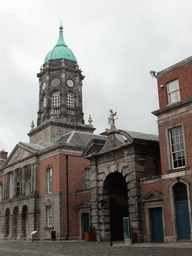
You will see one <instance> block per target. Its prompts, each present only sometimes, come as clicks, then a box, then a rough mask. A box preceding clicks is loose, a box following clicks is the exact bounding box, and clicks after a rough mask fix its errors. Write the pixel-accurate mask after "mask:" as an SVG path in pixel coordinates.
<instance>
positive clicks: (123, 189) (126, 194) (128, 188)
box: [84, 110, 160, 242]
mask: <svg viewBox="0 0 192 256" xmlns="http://www.w3.org/2000/svg"><path fill="white" fill-rule="evenodd" d="M110 113H111V115H110V118H109V121H110V122H111V123H112V124H114V116H115V113H113V111H112V110H111V111H110ZM112 128H113V129H111V131H110V132H106V133H104V134H103V135H107V136H106V137H104V138H102V140H101V139H95V140H92V141H90V142H89V143H88V145H87V147H86V148H85V150H84V156H85V157H86V158H88V159H89V160H90V163H91V164H90V165H91V177H90V180H91V185H90V191H91V225H92V226H93V228H95V231H96V238H97V240H109V239H110V224H111V230H112V238H113V240H118V239H123V217H124V216H129V217H130V221H131V226H132V231H133V237H134V242H142V241H143V230H142V218H141V190H140V179H141V178H144V177H148V176H149V173H150V175H151V176H153V175H157V174H158V173H160V169H159V166H160V165H159V164H158V163H159V144H158V137H157V136H155V135H149V134H143V133H137V132H130V131H123V130H116V129H115V126H113V127H112ZM109 199H110V200H109ZM109 202H110V203H111V204H110V206H111V207H109ZM110 208H111V218H110Z"/></svg>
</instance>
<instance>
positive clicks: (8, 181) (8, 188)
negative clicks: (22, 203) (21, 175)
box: [6, 172, 10, 198]
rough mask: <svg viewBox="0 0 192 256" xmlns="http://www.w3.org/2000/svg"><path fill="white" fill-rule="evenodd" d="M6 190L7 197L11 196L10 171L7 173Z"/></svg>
mask: <svg viewBox="0 0 192 256" xmlns="http://www.w3.org/2000/svg"><path fill="white" fill-rule="evenodd" d="M6 191H7V198H9V195H10V193H9V192H10V172H9V173H7V189H6Z"/></svg>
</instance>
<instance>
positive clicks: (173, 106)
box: [141, 57, 192, 242]
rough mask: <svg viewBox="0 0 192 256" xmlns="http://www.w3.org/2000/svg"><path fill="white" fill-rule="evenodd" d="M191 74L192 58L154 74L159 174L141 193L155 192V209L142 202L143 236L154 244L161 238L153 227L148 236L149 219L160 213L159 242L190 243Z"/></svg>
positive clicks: (191, 193)
mask: <svg viewBox="0 0 192 256" xmlns="http://www.w3.org/2000/svg"><path fill="white" fill-rule="evenodd" d="M191 71H192V57H190V58H187V59H185V60H183V61H181V62H179V63H177V64H175V65H173V66H171V67H169V68H167V69H164V70H163V71H161V72H158V73H157V74H155V75H156V78H157V84H158V94H159V107H160V108H159V110H157V111H154V112H153V114H154V115H156V116H157V117H158V128H159V146H160V155H161V171H162V175H161V179H157V180H156V181H155V182H154V183H150V182H151V181H150V182H146V183H145V182H144V181H143V184H142V182H141V184H142V185H141V190H142V194H146V193H147V192H148V193H149V196H150V193H152V192H153V193H154V192H155V193H158V194H157V195H156V197H159V199H158V198H156V199H155V196H154V199H155V200H156V209H154V205H153V200H152V201H151V205H150V203H149V199H148V198H149V197H146V196H145V197H144V198H143V199H142V200H143V209H144V214H145V217H144V218H145V220H146V225H145V227H144V234H145V237H146V240H147V241H153V239H154V237H155V235H154V233H155V232H157V235H160V234H158V231H157V229H156V228H155V227H152V228H154V230H153V232H154V233H150V231H151V229H150V225H153V223H152V222H150V218H153V217H149V216H153V215H154V216H155V214H156V215H158V214H159V225H162V227H163V233H162V239H163V240H164V241H165V242H175V241H177V240H180V239H189V240H192V222H191V221H192V215H191V197H192V191H191V182H192V171H191V170H192V157H191V156H192V132H191V131H192V117H191V111H192V75H191ZM146 198H147V199H148V200H147V201H146ZM147 205H148V207H149V205H150V207H152V208H151V210H150V209H147ZM155 211H156V212H155ZM157 212H158V213H157ZM161 214H162V215H161ZM160 215H161V216H160ZM156 217H157V218H158V216H156ZM154 218H155V217H154ZM161 218H162V220H160V219H161Z"/></svg>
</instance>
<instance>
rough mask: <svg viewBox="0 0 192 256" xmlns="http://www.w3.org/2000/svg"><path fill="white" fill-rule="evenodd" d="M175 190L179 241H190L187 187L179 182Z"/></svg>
mask: <svg viewBox="0 0 192 256" xmlns="http://www.w3.org/2000/svg"><path fill="white" fill-rule="evenodd" d="M173 188H174V197H175V214H176V224H177V235H178V239H190V223H189V208H188V200H187V187H186V185H185V184H184V183H182V182H178V183H176V184H175V185H174V187H173Z"/></svg>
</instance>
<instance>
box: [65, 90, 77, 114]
mask: <svg viewBox="0 0 192 256" xmlns="http://www.w3.org/2000/svg"><path fill="white" fill-rule="evenodd" d="M67 108H68V110H67V112H68V114H71V115H75V111H74V95H73V93H72V92H68V93H67Z"/></svg>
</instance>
